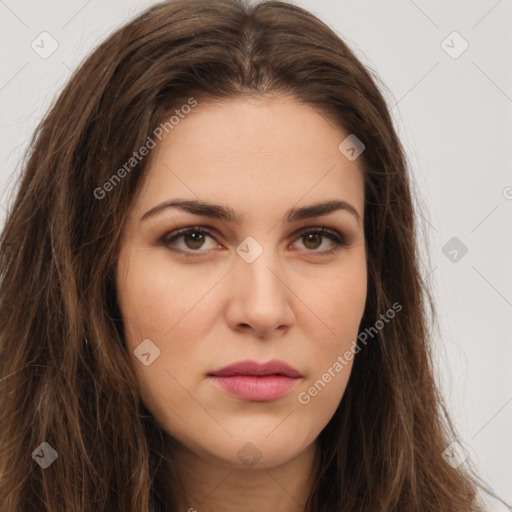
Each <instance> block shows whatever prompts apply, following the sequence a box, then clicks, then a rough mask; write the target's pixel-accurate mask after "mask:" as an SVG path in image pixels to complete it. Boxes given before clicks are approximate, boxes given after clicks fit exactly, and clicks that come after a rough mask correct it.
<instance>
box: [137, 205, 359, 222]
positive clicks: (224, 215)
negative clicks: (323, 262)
mask: <svg viewBox="0 0 512 512" xmlns="http://www.w3.org/2000/svg"><path fill="white" fill-rule="evenodd" d="M169 208H179V209H180V210H183V211H186V212H188V213H192V214H194V215H202V216H204V217H210V218H213V219H220V220H225V221H228V222H231V223H233V224H242V222H243V220H244V217H243V215H239V214H236V213H235V211H234V210H233V209H232V208H229V207H226V206H221V205H218V204H212V203H208V202H206V201H199V200H196V199H172V200H169V201H164V202H163V203H160V204H158V205H156V206H155V207H153V208H151V209H150V210H148V211H147V212H146V213H145V214H144V215H143V216H142V217H141V219H140V220H141V221H144V220H147V219H149V218H150V217H153V216H155V215H157V214H159V213H161V212H163V211H164V210H167V209H169ZM338 210H342V211H343V210H344V211H347V212H349V213H350V214H352V215H353V216H354V217H355V218H356V220H357V222H358V224H360V223H361V216H360V215H359V212H358V211H357V210H356V209H355V208H354V206H352V205H351V204H350V203H348V202H347V201H342V200H331V201H325V202H323V203H316V204H311V205H308V206H302V207H300V208H290V209H289V210H288V211H287V212H286V214H285V220H286V222H288V223H291V222H296V221H299V220H303V219H309V218H311V217H320V216H322V215H328V214H329V213H332V212H335V211H338Z"/></svg>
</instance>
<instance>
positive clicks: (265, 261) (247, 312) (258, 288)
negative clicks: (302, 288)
mask: <svg viewBox="0 0 512 512" xmlns="http://www.w3.org/2000/svg"><path fill="white" fill-rule="evenodd" d="M230 274H231V276H230V279H231V282H230V284H229V286H230V292H229V305H228V308H227V313H226V318H227V322H228V324H229V327H230V328H231V329H233V330H234V331H237V332H247V333H250V332H252V333H253V334H255V335H256V336H258V337H259V338H268V337H272V336H279V335H283V334H285V333H286V332H287V331H288V330H289V329H290V327H291V326H292V325H293V324H294V322H295V315H294V313H293V310H292V307H291V304H290V299H291V298H292V297H293V293H292V291H291V290H290V289H289V288H288V286H287V283H286V280H285V279H284V273H283V271H282V269H280V266H279V264H278V263H277V259H276V258H274V257H273V256H272V254H271V251H270V250H268V249H267V250H265V251H264V252H263V253H262V254H261V255H260V256H259V257H258V258H257V259H256V260H255V261H253V262H252V263H247V262H246V261H244V260H243V259H242V258H237V259H236V261H235V263H234V269H233V271H232V272H230Z"/></svg>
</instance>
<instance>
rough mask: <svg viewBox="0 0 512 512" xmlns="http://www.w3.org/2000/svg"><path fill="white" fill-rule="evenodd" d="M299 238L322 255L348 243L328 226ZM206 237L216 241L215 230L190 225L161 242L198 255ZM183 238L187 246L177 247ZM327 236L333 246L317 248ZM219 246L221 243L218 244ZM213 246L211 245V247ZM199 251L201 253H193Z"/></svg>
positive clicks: (171, 248) (175, 250)
mask: <svg viewBox="0 0 512 512" xmlns="http://www.w3.org/2000/svg"><path fill="white" fill-rule="evenodd" d="M298 236H299V238H298V239H299V240H302V241H303V244H304V246H305V247H306V249H309V250H308V251H307V252H314V253H318V254H322V255H326V254H332V253H334V252H336V251H338V250H340V249H341V248H342V247H344V246H346V245H348V244H347V242H346V240H345V238H343V236H341V235H340V234H339V233H338V232H337V231H332V230H330V229H327V228H316V229H307V230H305V231H302V232H301V233H299V235H298ZM206 237H208V238H211V239H212V240H214V241H215V238H214V237H213V232H212V231H210V230H209V229H206V228H203V227H189V228H182V229H178V230H176V231H172V232H170V233H168V234H167V235H165V236H164V237H163V238H162V239H161V240H160V243H161V244H162V245H164V246H166V247H167V248H168V249H169V250H170V251H173V252H176V253H181V254H183V255H185V256H198V255H200V254H202V253H203V252H204V251H207V250H208V248H207V249H204V250H202V251H199V249H201V248H202V247H203V245H204V243H205V239H206ZM180 238H181V239H183V242H184V244H185V246H182V247H181V248H180V247H176V245H177V244H176V243H175V242H176V241H177V240H179V239H180ZM325 238H327V239H328V240H330V242H331V247H330V248H329V249H326V250H317V249H318V247H320V246H321V245H322V243H323V239H325ZM217 247H219V245H217ZM211 248H213V247H210V249H211ZM193 253H199V254H193Z"/></svg>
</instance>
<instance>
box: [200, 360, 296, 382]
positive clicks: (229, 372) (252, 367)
mask: <svg viewBox="0 0 512 512" xmlns="http://www.w3.org/2000/svg"><path fill="white" fill-rule="evenodd" d="M209 375H213V376H215V377H232V376H234V375H285V376H286V377H293V378H299V377H301V374H300V373H299V372H298V371H297V370H296V369H295V368H293V367H292V366H290V365H289V364H287V363H285V362H284V361H279V360H278V359H272V360H271V361H267V362H266V363H258V362H257V361H239V362H237V363H233V364H230V365H228V366H225V367H224V368H221V369H220V370H215V371H213V372H211V373H210V374H209Z"/></svg>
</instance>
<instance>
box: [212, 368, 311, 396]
mask: <svg viewBox="0 0 512 512" xmlns="http://www.w3.org/2000/svg"><path fill="white" fill-rule="evenodd" d="M208 376H209V377H210V379H211V380H212V382H214V383H215V384H216V385H218V386H219V387H220V388H221V389H223V390H224V391H226V392H227V393H230V394H232V395H235V396H237V397H238V398H241V399H243V400H250V401H254V402H269V401H271V400H275V399H277V398H279V397H280V396H282V395H284V394H285V393H286V392H287V391H289V390H290V389H291V388H292V387H293V386H295V385H296V384H297V382H298V381H299V380H300V378H301V374H300V373H299V372H298V371H297V370H296V369H295V368H293V367H291V366H290V365H288V364H286V363H285V362H283V361H278V360H275V359H274V360H272V361H268V362H267V363H264V364H261V363H258V362H256V361H240V362H238V363H234V364H231V365H229V366H226V367H225V368H222V369H220V370H216V371H214V372H212V373H210V374H209V375H208Z"/></svg>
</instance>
